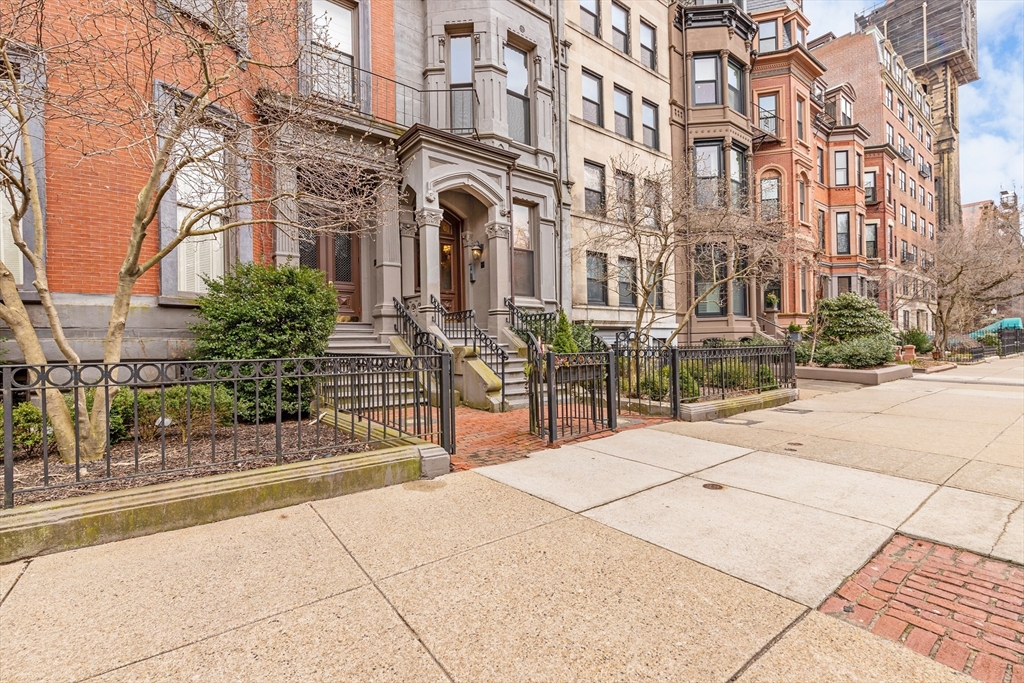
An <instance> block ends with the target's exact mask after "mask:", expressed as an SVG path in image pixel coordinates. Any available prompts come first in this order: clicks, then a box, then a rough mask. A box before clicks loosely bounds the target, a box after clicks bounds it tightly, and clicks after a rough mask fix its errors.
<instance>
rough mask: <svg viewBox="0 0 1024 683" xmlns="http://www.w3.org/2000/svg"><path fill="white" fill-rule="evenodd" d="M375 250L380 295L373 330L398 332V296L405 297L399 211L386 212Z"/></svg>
mask: <svg viewBox="0 0 1024 683" xmlns="http://www.w3.org/2000/svg"><path fill="white" fill-rule="evenodd" d="M376 242H377V243H376V245H375V246H376V249H375V252H374V263H376V266H375V267H374V270H375V271H376V289H375V293H376V298H377V300H376V301H375V302H374V305H373V329H374V331H375V332H376V333H377V334H386V335H390V334H394V331H395V318H396V316H397V315H398V314H397V312H396V311H395V303H394V299H396V298H398V299H401V298H402V252H401V239H400V235H399V228H398V210H397V209H392V210H390V211H385V212H384V213H383V214H382V215H381V217H380V220H379V222H378V224H377V240H376Z"/></svg>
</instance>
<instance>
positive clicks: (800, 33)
mask: <svg viewBox="0 0 1024 683" xmlns="http://www.w3.org/2000/svg"><path fill="white" fill-rule="evenodd" d="M796 39H797V40H798V41H799V42H800V44H801V45H806V44H807V29H805V28H804V27H803V26H801V25H800V24H797V25H796Z"/></svg>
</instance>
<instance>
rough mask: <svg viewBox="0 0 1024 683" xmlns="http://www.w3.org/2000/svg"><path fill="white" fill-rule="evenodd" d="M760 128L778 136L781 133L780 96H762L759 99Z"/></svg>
mask: <svg viewBox="0 0 1024 683" xmlns="http://www.w3.org/2000/svg"><path fill="white" fill-rule="evenodd" d="M757 106H758V107H759V108H760V111H759V112H758V114H759V115H758V122H759V123H758V126H759V127H760V128H761V130H763V131H764V132H766V133H770V134H771V135H778V133H779V123H778V122H779V96H778V95H761V96H760V97H759V98H757Z"/></svg>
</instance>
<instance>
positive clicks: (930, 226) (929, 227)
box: [928, 223, 935, 240]
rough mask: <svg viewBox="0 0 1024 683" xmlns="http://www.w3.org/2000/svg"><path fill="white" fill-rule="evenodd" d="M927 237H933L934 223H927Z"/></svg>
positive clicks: (931, 238)
mask: <svg viewBox="0 0 1024 683" xmlns="http://www.w3.org/2000/svg"><path fill="white" fill-rule="evenodd" d="M928 239H930V240H933V239H935V225H934V224H933V223H929V224H928Z"/></svg>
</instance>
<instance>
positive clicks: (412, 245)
mask: <svg viewBox="0 0 1024 683" xmlns="http://www.w3.org/2000/svg"><path fill="white" fill-rule="evenodd" d="M398 232H399V234H400V235H401V237H402V296H401V298H402V301H403V303H404V302H405V297H409V296H412V295H413V294H415V293H416V263H415V260H416V234H417V232H418V230H417V228H416V224H415V223H399V225H398Z"/></svg>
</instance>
